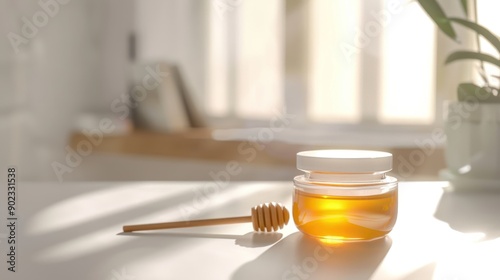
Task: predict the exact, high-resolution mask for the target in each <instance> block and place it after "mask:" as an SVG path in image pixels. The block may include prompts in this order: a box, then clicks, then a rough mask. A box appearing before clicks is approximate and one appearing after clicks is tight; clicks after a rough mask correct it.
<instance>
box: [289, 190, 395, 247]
mask: <svg viewBox="0 0 500 280" xmlns="http://www.w3.org/2000/svg"><path fill="white" fill-rule="evenodd" d="M397 197H398V196H397V188H394V189H392V190H389V191H388V192H386V193H383V194H376V195H368V196H334V195H325V194H312V193H306V192H304V191H301V190H299V189H295V193H294V200H293V219H294V222H295V224H296V226H297V228H298V229H299V230H300V231H301V232H303V233H305V234H307V235H310V236H313V237H316V238H319V239H326V240H337V241H362V240H373V239H377V238H380V237H383V236H385V235H386V234H387V233H389V232H390V231H391V229H392V228H393V226H394V224H395V222H396V216H397V205H398V204H397Z"/></svg>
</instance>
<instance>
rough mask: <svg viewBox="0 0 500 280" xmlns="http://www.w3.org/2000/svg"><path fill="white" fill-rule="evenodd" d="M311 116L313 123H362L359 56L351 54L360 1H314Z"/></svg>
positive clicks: (311, 40)
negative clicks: (360, 120) (358, 73)
mask: <svg viewBox="0 0 500 280" xmlns="http://www.w3.org/2000/svg"><path fill="white" fill-rule="evenodd" d="M310 4H311V7H310V9H311V13H310V21H311V22H310V40H309V44H310V45H309V49H310V52H309V59H310V66H309V71H310V72H309V75H310V76H309V82H310V86H309V92H308V100H307V113H308V116H309V118H310V119H311V120H313V121H320V122H325V121H335V122H346V123H355V122H357V121H359V119H360V116H361V114H360V105H359V93H358V84H359V81H358V75H357V72H358V68H359V57H358V56H359V55H358V53H351V51H352V48H353V46H354V42H353V38H352V37H353V36H352V32H353V31H354V30H355V27H356V25H357V21H358V19H359V4H358V1H330V0H318V1H311V2H310Z"/></svg>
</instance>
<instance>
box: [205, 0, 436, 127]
mask: <svg viewBox="0 0 500 280" xmlns="http://www.w3.org/2000/svg"><path fill="white" fill-rule="evenodd" d="M229 2H231V3H233V4H232V5H229V4H228V3H229ZM299 2H304V1H293V0H292V1H282V0H280V1H265V0H257V1H244V2H243V1H222V0H221V1H215V2H214V6H213V7H212V8H211V12H210V24H209V27H208V28H209V30H208V34H209V35H208V36H209V40H208V41H209V42H210V46H209V49H208V54H207V57H208V63H207V65H208V66H207V67H208V68H207V73H208V79H207V82H208V94H207V96H206V101H207V102H206V108H205V109H206V111H207V112H208V113H209V114H210V115H212V116H218V117H231V118H243V119H259V118H266V117H270V116H271V115H272V112H273V110H274V111H275V110H276V109H277V108H281V107H282V106H284V104H294V110H298V113H299V114H303V115H304V116H306V119H307V122H310V123H327V124H347V125H358V124H367V125H378V124H384V125H387V124H391V125H420V126H421V125H431V124H433V123H434V119H435V116H436V113H435V112H436V109H435V108H436V106H435V99H436V98H435V96H436V95H435V81H434V79H435V65H436V58H435V44H436V42H435V34H436V31H435V27H434V26H433V23H432V21H430V20H429V19H428V18H427V16H426V14H425V13H424V12H423V11H422V10H421V8H420V6H419V5H418V3H416V2H414V1H411V2H408V1H401V0H377V1H331V0H315V1H306V3H307V4H305V5H304V4H303V3H299ZM217 3H218V4H219V5H220V4H221V3H226V4H225V6H223V7H224V8H223V9H222V10H221V9H220V6H217ZM217 7H219V9H218V8H217ZM294 8H297V9H305V10H306V12H305V13H302V14H303V15H304V14H305V16H303V18H302V19H301V20H302V24H304V25H306V26H307V28H304V29H298V28H297V32H305V34H303V38H306V40H307V42H306V45H307V46H306V47H305V48H304V49H305V50H304V52H306V53H299V51H300V50H301V49H300V48H293V46H290V45H288V46H287V45H286V44H287V43H288V42H289V41H290V40H286V36H295V35H296V34H291V33H293V32H294V31H293V30H292V31H290V27H289V26H287V25H290V24H294V23H293V21H296V20H297V16H296V14H294V13H293V9H294ZM291 10H292V12H290V11H291ZM287 28H288V29H287ZM292 41H293V40H292ZM290 48H291V49H294V50H295V49H298V50H299V51H297V53H296V55H297V56H305V57H306V58H307V61H308V63H306V64H305V66H304V67H303V69H302V70H303V72H302V73H301V74H303V75H305V76H306V79H305V80H306V81H307V84H306V85H304V92H303V95H304V97H303V99H302V100H301V99H300V98H299V100H289V99H297V95H290V94H289V93H288V92H287V91H288V90H290V89H289V88H288V87H287V86H286V83H290V80H293V79H294V78H296V77H297V76H296V75H295V73H293V72H292V71H291V70H290V69H289V67H288V63H289V62H288V61H286V59H289V58H290V57H294V54H291V55H288V54H286V55H285V52H286V51H287V50H288V49H290ZM285 58H286V59H285ZM290 84H292V85H293V84H294V83H293V81H292V82H291V83H290ZM297 103H299V104H297Z"/></svg>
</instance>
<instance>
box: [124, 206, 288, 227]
mask: <svg viewBox="0 0 500 280" xmlns="http://www.w3.org/2000/svg"><path fill="white" fill-rule="evenodd" d="M289 218H290V213H289V212H288V210H287V209H286V208H285V207H284V206H283V205H281V204H280V203H276V202H271V203H264V204H260V205H257V206H255V207H252V215H251V216H243V217H232V218H219V219H208V220H193V221H181V222H170V223H158V224H142V225H126V226H123V232H132V231H141V230H158V229H169V228H184V227H199V226H212V225H225V224H236V223H250V222H251V223H252V225H253V229H254V230H255V231H267V232H271V231H276V230H278V228H280V229H282V228H283V226H284V225H286V224H288V219H289Z"/></svg>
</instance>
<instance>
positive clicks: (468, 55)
mask: <svg viewBox="0 0 500 280" xmlns="http://www.w3.org/2000/svg"><path fill="white" fill-rule="evenodd" d="M462 59H477V60H479V61H484V62H488V63H491V64H493V65H496V66H497V67H500V60H498V59H496V58H494V57H493V56H491V55H489V54H484V53H477V52H470V51H458V52H454V53H452V54H450V55H449V56H448V57H447V58H446V61H445V62H444V63H445V64H448V63H451V62H453V61H456V60H462Z"/></svg>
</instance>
